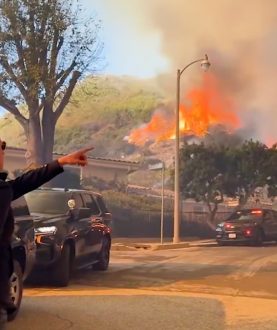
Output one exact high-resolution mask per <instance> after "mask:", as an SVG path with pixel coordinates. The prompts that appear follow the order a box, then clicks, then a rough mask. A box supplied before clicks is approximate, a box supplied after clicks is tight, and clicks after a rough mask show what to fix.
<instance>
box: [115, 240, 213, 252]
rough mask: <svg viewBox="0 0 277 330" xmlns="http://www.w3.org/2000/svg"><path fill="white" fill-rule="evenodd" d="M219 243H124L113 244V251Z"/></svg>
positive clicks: (169, 248)
mask: <svg viewBox="0 0 277 330" xmlns="http://www.w3.org/2000/svg"><path fill="white" fill-rule="evenodd" d="M216 246H218V244H217V243H216V242H215V241H200V242H181V243H164V244H160V243H133V244H130V245H127V244H123V243H114V244H112V248H111V249H112V251H137V250H151V251H158V250H173V249H184V248H189V247H216Z"/></svg>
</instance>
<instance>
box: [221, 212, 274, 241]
mask: <svg viewBox="0 0 277 330" xmlns="http://www.w3.org/2000/svg"><path fill="white" fill-rule="evenodd" d="M216 240H217V242H218V244H219V245H225V244H232V243H250V244H252V245H256V246H260V245H262V244H263V242H264V241H273V240H275V241H276V240H277V212H276V211H274V210H271V209H262V208H251V209H242V210H239V211H236V212H234V213H232V214H231V215H230V216H229V217H228V218H227V220H226V221H224V222H222V223H220V224H219V225H218V226H217V228H216Z"/></svg>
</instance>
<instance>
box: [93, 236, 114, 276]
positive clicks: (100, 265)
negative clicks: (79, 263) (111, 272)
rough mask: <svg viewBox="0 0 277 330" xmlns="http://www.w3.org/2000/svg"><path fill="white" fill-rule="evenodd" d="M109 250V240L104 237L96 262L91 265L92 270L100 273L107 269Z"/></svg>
mask: <svg viewBox="0 0 277 330" xmlns="http://www.w3.org/2000/svg"><path fill="white" fill-rule="evenodd" d="M110 248H111V244H110V240H109V239H108V238H107V237H104V238H103V244H102V249H101V252H100V254H99V258H98V262H97V263H96V264H94V265H93V269H95V270H102V271H103V270H107V269H108V267H109V263H110Z"/></svg>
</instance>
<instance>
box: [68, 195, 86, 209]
mask: <svg viewBox="0 0 277 330" xmlns="http://www.w3.org/2000/svg"><path fill="white" fill-rule="evenodd" d="M71 198H73V199H74V200H75V208H76V209H79V208H81V207H84V202H83V199H82V197H81V195H80V194H77V193H74V194H73V195H72V197H71Z"/></svg>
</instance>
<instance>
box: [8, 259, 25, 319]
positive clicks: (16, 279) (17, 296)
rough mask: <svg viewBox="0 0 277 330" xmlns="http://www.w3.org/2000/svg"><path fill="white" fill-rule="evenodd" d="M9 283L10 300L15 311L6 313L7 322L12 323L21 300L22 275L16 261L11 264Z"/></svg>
mask: <svg viewBox="0 0 277 330" xmlns="http://www.w3.org/2000/svg"><path fill="white" fill-rule="evenodd" d="M10 283H11V300H12V302H13V303H14V305H15V307H16V310H15V311H13V312H11V313H8V321H12V320H14V319H15V318H16V315H17V313H18V312H19V308H20V305H21V300H22V293H23V274H22V269H21V266H20V264H19V262H18V261H17V260H14V262H13V273H12V275H11V277H10Z"/></svg>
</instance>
